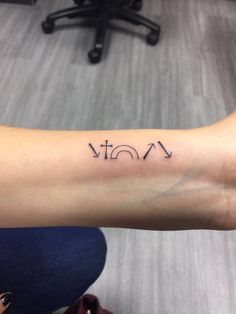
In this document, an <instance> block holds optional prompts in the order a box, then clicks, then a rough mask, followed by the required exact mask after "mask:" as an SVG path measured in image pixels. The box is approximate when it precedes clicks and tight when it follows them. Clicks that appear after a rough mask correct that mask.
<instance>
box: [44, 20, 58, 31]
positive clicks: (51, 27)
mask: <svg viewBox="0 0 236 314" xmlns="http://www.w3.org/2000/svg"><path fill="white" fill-rule="evenodd" d="M54 26H55V24H54V21H50V20H46V21H44V22H43V23H42V29H43V31H44V33H45V34H51V33H52V32H53V30H54Z"/></svg>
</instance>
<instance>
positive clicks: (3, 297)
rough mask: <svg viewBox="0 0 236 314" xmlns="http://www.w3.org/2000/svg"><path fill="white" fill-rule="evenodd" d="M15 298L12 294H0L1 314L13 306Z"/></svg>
mask: <svg viewBox="0 0 236 314" xmlns="http://www.w3.org/2000/svg"><path fill="white" fill-rule="evenodd" d="M12 298H13V293H12V292H6V293H2V294H0V314H2V313H4V312H5V311H6V309H7V308H8V306H9V305H10V304H11V302H12Z"/></svg>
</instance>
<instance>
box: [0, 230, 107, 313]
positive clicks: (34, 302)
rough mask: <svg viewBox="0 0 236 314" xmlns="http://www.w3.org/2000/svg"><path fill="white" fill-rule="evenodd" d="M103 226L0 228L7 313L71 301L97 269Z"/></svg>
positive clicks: (102, 254)
mask: <svg viewBox="0 0 236 314" xmlns="http://www.w3.org/2000/svg"><path fill="white" fill-rule="evenodd" d="M106 252H107V245H106V241H105V237H104V235H103V233H102V231H101V230H100V229H98V228H85V227H82V228H81V227H41V228H3V229H0V293H3V292H7V291H11V292H13V293H14V299H13V302H12V304H11V305H10V306H9V307H8V309H7V310H6V312H5V313H6V314H51V313H52V312H53V311H56V310H57V309H59V308H61V307H64V306H68V305H70V304H72V303H73V302H74V301H76V300H77V299H78V298H79V297H80V296H81V295H82V294H84V292H85V291H86V290H87V289H88V288H89V286H91V285H92V283H93V282H94V281H95V280H96V279H97V278H98V277H99V275H100V273H101V272H102V270H103V268H104V265H105V260H106Z"/></svg>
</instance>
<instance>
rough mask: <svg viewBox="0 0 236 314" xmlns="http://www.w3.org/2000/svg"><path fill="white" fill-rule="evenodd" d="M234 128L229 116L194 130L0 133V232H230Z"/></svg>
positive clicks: (235, 224)
mask: <svg viewBox="0 0 236 314" xmlns="http://www.w3.org/2000/svg"><path fill="white" fill-rule="evenodd" d="M234 125H236V114H232V115H230V116H229V117H227V118H226V119H224V120H222V121H220V122H218V123H215V124H213V125H210V126H206V127H202V128H196V129H191V130H157V129H140V130H113V131H112V130H104V131H58V130H53V131H51V130H36V129H23V128H14V127H7V126H2V127H0V149H1V155H0V227H32V226H35V227H36V226H38V227H44V226H100V227H128V228H140V229H155V230H175V229H234V228H236V214H235V211H236V209H234V204H235V205H236V202H234V196H235V194H236V193H235V189H234V186H235V183H236V180H235V179H234V178H235V177H236V175H234V172H236V168H234V167H233V166H234V165H235V164H233V163H234V160H235V159H236V157H235V156H236V155H235V150H236V146H235V142H236V141H235V140H234V137H235V134H236V130H235V128H234ZM234 131H235V132H234ZM234 146H235V147H234ZM234 169H235V170H234Z"/></svg>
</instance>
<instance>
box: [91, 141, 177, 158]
mask: <svg viewBox="0 0 236 314" xmlns="http://www.w3.org/2000/svg"><path fill="white" fill-rule="evenodd" d="M157 143H158V144H159V145H160V146H161V148H162V149H163V150H164V152H165V154H166V156H165V158H171V156H172V152H168V151H167V150H166V148H165V147H164V145H163V144H162V143H161V142H160V141H158V142H157ZM88 145H89V147H90V149H91V150H92V152H93V157H94V158H98V157H99V156H101V154H100V153H101V152H98V151H97V150H96V149H95V148H94V147H93V145H92V144H91V143H88ZM147 145H148V146H149V148H148V150H147V151H146V153H145V154H144V156H143V158H142V159H143V160H146V159H147V157H148V156H149V155H150V154H151V151H154V150H156V145H155V144H154V143H150V144H147ZM100 147H102V148H104V159H119V158H118V157H119V155H120V154H121V153H128V154H129V155H130V157H131V158H132V159H139V153H138V151H137V150H136V149H135V148H134V147H133V146H131V145H118V146H115V147H114V145H113V144H110V143H109V141H108V140H105V144H101V145H100ZM113 147H114V148H113ZM110 148H113V149H112V151H111V153H110V154H109V151H108V150H109V149H110Z"/></svg>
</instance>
